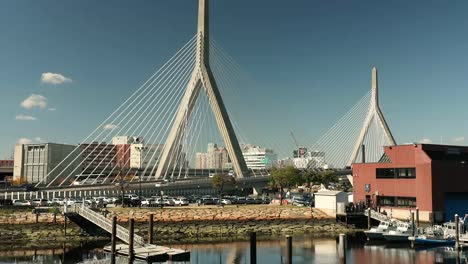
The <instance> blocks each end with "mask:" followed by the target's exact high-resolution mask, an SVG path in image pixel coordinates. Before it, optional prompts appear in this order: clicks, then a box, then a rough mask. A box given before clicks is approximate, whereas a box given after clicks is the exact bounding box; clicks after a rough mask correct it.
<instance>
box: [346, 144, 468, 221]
mask: <svg viewBox="0 0 468 264" xmlns="http://www.w3.org/2000/svg"><path fill="white" fill-rule="evenodd" d="M384 152H385V153H384V155H383V156H382V158H381V160H380V161H379V162H377V163H355V164H353V165H352V169H353V182H354V202H360V201H362V202H366V203H368V204H372V205H376V206H380V207H381V209H382V210H384V209H385V210H386V211H387V212H391V213H392V216H394V217H396V218H404V219H406V218H408V217H409V215H410V213H409V211H410V210H411V209H415V208H416V207H418V208H419V210H420V219H421V220H423V221H436V222H440V221H443V220H444V218H445V220H449V219H453V215H454V214H455V213H458V214H459V215H462V216H463V215H464V214H465V213H468V147H462V146H446V145H432V144H414V145H413V144H411V145H400V146H392V147H385V148H384Z"/></svg>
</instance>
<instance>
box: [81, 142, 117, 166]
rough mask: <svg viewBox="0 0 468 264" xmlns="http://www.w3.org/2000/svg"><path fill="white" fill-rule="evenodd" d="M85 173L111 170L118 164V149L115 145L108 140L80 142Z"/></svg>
mask: <svg viewBox="0 0 468 264" xmlns="http://www.w3.org/2000/svg"><path fill="white" fill-rule="evenodd" d="M80 148H81V151H80V152H81V157H82V160H83V162H82V164H81V167H82V171H83V174H89V173H93V174H99V173H102V172H104V170H105V171H110V170H111V169H112V168H114V167H115V166H116V164H117V162H116V157H117V150H116V148H115V146H114V145H112V144H107V143H106V142H93V143H89V144H88V143H85V144H80Z"/></svg>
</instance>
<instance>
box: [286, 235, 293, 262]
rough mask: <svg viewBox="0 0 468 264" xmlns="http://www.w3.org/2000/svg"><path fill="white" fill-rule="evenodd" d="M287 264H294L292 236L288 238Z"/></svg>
mask: <svg viewBox="0 0 468 264" xmlns="http://www.w3.org/2000/svg"><path fill="white" fill-rule="evenodd" d="M286 264H292V236H286Z"/></svg>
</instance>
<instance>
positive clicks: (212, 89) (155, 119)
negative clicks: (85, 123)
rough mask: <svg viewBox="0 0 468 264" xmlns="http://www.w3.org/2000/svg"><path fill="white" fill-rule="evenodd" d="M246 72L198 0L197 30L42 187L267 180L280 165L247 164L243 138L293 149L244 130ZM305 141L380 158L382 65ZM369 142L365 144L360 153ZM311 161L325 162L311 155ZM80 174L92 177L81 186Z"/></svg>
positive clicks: (340, 163) (327, 152)
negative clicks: (238, 107)
mask: <svg viewBox="0 0 468 264" xmlns="http://www.w3.org/2000/svg"><path fill="white" fill-rule="evenodd" d="M240 72H242V70H241V68H240V66H239V65H238V64H237V63H236V62H235V60H234V59H233V58H232V57H231V56H229V55H228V54H227V52H225V51H224V49H223V48H222V47H221V45H220V44H218V42H216V41H214V40H212V39H211V38H210V35H209V23H208V0H199V10H198V26H197V32H196V34H195V35H194V36H193V37H192V38H191V39H189V40H188V42H187V43H186V44H185V45H183V46H182V48H180V49H179V50H178V51H177V52H176V54H174V56H173V57H172V58H170V59H169V60H168V61H167V63H165V64H164V65H163V66H162V67H161V68H160V69H159V70H158V71H157V72H155V73H154V74H153V75H152V76H151V77H150V78H149V79H148V80H146V82H144V84H143V85H141V86H140V87H139V88H138V89H136V90H135V92H134V93H133V94H132V95H131V96H130V97H129V98H128V99H127V100H126V101H124V102H123V103H122V104H121V105H120V106H119V107H118V108H117V109H116V110H115V111H114V112H112V113H111V114H110V115H109V116H108V117H107V118H106V119H105V120H104V121H103V122H102V123H101V124H100V125H98V126H97V127H96V129H95V130H94V131H92V132H91V133H90V134H89V135H88V136H87V137H86V138H85V139H84V140H83V141H82V143H81V144H80V145H79V146H77V147H76V149H75V150H73V151H72V152H71V153H70V154H69V155H68V156H67V157H66V158H65V159H63V160H62V161H61V162H59V163H58V165H57V166H56V167H55V168H54V169H53V170H52V171H50V172H49V173H48V175H47V176H46V177H44V178H43V179H42V180H41V181H40V182H39V183H37V185H36V187H38V188H41V189H43V190H54V191H56V190H62V191H63V190H67V191H70V192H71V191H75V192H76V191H78V192H82V191H83V192H85V191H87V190H89V191H99V190H112V188H115V186H116V185H118V184H122V182H125V183H126V184H127V185H130V186H132V188H133V187H135V186H140V185H143V187H144V188H151V187H154V185H155V183H156V182H160V181H161V180H171V181H176V180H181V181H180V183H178V182H176V183H173V184H171V186H175V187H174V188H177V186H178V187H180V188H182V186H188V187H187V188H189V187H190V188H195V186H196V187H197V188H200V186H203V188H204V186H205V185H206V182H208V180H207V176H212V175H213V174H216V173H226V174H231V175H235V176H236V177H237V178H238V182H239V185H240V186H253V185H261V184H265V183H266V182H267V179H268V175H269V173H268V170H269V167H270V166H276V164H268V166H263V167H262V168H256V167H254V166H248V162H246V156H245V154H244V153H243V151H244V148H245V147H246V145H248V144H250V145H258V146H262V147H265V148H267V149H270V150H275V151H276V152H277V153H283V154H284V153H289V152H292V150H293V149H294V147H291V146H285V145H282V144H281V143H280V141H279V140H277V139H273V138H268V136H267V135H266V136H262V137H261V138H255V137H254V136H253V135H249V134H248V133H246V131H245V130H242V129H241V127H242V126H241V125H239V123H240V122H236V121H242V120H239V119H237V120H236V118H235V117H236V113H235V112H231V111H230V110H229V109H230V107H229V104H227V102H230V101H232V100H231V99H232V98H235V97H238V98H239V97H241V96H242V95H239V94H238V93H239V91H238V89H236V88H237V87H239V85H242V84H239V78H238V77H239V75H240ZM225 99H227V101H225ZM239 103H241V104H242V102H239ZM244 107H254V106H249V105H245V106H244ZM248 136H251V138H248ZM285 136H287V134H286V135H285ZM210 143H216V146H215V145H214V144H211V145H210ZM307 145H308V148H309V149H311V150H313V151H314V152H315V153H322V156H321V158H322V159H323V162H322V163H326V168H330V169H334V170H342V169H343V168H346V167H348V166H350V165H351V164H352V163H353V162H356V161H361V160H363V159H365V160H366V161H368V162H376V161H378V160H380V159H381V157H382V154H383V146H388V145H395V140H394V138H393V136H392V134H391V132H390V129H389V127H388V125H387V122H386V120H385V118H384V115H383V113H382V111H381V109H380V105H379V97H378V79H377V69H376V68H375V67H374V68H373V69H372V85H371V89H370V90H369V92H368V93H366V94H365V95H364V96H363V97H362V98H361V99H360V100H359V101H358V102H357V103H356V104H355V105H354V106H353V107H352V108H351V109H350V110H349V111H348V112H347V113H346V114H345V115H344V116H343V117H342V118H341V119H340V120H338V122H336V123H335V124H334V125H333V126H332V127H331V128H330V129H329V130H328V131H327V132H326V133H325V134H324V135H323V136H322V137H320V138H319V139H318V140H314V141H312V140H311V142H309V143H308V144H307ZM207 146H209V148H212V149H216V151H220V154H219V155H218V156H217V158H216V159H219V160H216V159H215V160H209V159H208V158H206V157H205V159H203V151H204V150H206V148H207ZM221 146H222V147H221ZM362 146H365V151H360V150H361V149H362ZM134 153H137V154H138V155H134ZM265 162H266V163H268V161H265ZM204 163H210V164H204ZM213 164H215V165H213ZM219 164H223V165H222V166H219ZM226 164H227V165H226ZM306 168H307V169H323V168H325V167H324V166H323V164H318V163H314V162H311V163H309V164H307V167H306ZM344 172H346V173H349V169H348V170H345V171H344ZM254 178H257V179H254ZM78 180H79V181H80V182H82V183H83V182H84V183H85V184H83V185H82V186H77V185H75V184H76V183H77V181H78ZM135 188H136V187H135ZM168 188H169V187H168ZM170 188H172V187H170ZM184 188H185V187H184ZM47 195H48V194H47ZM54 195H55V194H54Z"/></svg>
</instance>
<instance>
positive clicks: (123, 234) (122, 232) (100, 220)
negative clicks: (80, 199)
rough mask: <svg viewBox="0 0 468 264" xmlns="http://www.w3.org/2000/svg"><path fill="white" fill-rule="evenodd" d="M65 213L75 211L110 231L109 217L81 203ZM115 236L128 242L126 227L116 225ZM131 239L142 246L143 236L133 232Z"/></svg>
mask: <svg viewBox="0 0 468 264" xmlns="http://www.w3.org/2000/svg"><path fill="white" fill-rule="evenodd" d="M65 213H76V214H78V215H80V216H82V217H83V218H85V219H87V220H88V221H90V222H92V223H93V224H95V225H97V226H99V227H100V228H102V229H104V230H106V231H107V232H109V233H111V232H112V221H111V220H110V219H107V218H105V217H104V216H103V215H101V214H99V213H97V212H95V211H93V210H91V209H90V208H88V207H86V206H85V205H84V204H82V205H75V206H72V207H70V208H67V209H66V212H65ZM116 236H117V238H119V239H120V240H122V241H124V242H125V243H127V244H128V243H129V240H130V239H129V234H128V229H126V228H125V227H122V226H120V225H117V234H116ZM133 241H134V243H135V244H136V245H138V246H144V245H145V240H144V239H143V237H141V236H139V235H136V234H134V235H133Z"/></svg>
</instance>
